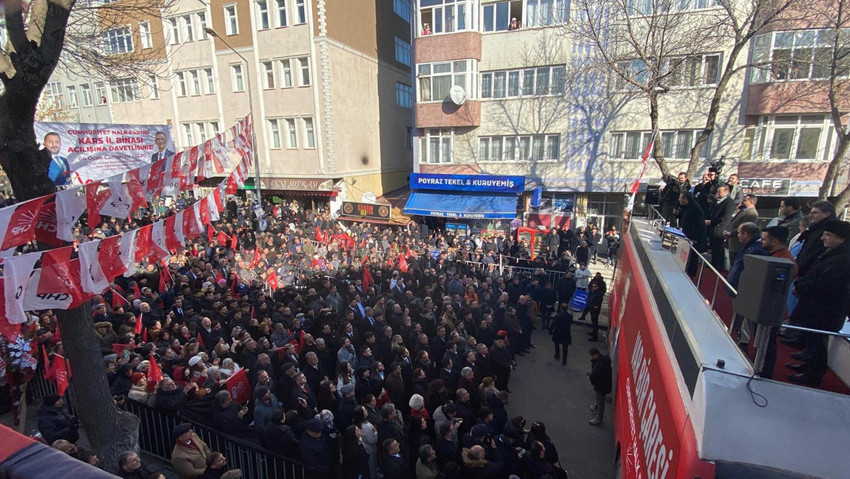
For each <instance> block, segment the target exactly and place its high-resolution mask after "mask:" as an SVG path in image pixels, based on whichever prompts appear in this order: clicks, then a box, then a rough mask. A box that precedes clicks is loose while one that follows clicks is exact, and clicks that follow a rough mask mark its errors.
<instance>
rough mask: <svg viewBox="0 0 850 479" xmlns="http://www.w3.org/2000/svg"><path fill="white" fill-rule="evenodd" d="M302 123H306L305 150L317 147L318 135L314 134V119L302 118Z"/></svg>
mask: <svg viewBox="0 0 850 479" xmlns="http://www.w3.org/2000/svg"><path fill="white" fill-rule="evenodd" d="M301 121H302V122H304V138H305V141H306V143H307V144H306V145H304V147H305V148H315V147H316V135H315V134H314V132H313V119H312V118H302V119H301Z"/></svg>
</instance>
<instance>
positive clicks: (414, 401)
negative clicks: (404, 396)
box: [408, 394, 425, 409]
mask: <svg viewBox="0 0 850 479" xmlns="http://www.w3.org/2000/svg"><path fill="white" fill-rule="evenodd" d="M408 405H409V406H410V408H411V409H419V408H421V407H422V406H424V405H425V398H423V397H422V396H420V395H419V394H414V395H413V396H410V402H408Z"/></svg>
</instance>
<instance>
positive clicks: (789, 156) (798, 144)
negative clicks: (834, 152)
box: [754, 115, 833, 161]
mask: <svg viewBox="0 0 850 479" xmlns="http://www.w3.org/2000/svg"><path fill="white" fill-rule="evenodd" d="M831 124H832V123H831V120H830V119H829V118H828V117H826V116H824V115H802V116H767V117H762V118H761V120H760V122H759V125H760V126H759V128H758V130H757V132H756V138H755V141H754V144H755V145H758V146H757V148H756V158H757V159H762V160H780V161H794V160H815V161H826V160H828V159H829V158H830V157H831V155H830V150H831V148H832V143H833V140H832V129H831Z"/></svg>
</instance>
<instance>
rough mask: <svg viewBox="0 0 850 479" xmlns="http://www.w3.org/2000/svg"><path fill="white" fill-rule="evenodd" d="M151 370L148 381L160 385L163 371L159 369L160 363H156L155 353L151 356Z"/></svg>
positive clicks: (149, 370) (149, 369)
mask: <svg viewBox="0 0 850 479" xmlns="http://www.w3.org/2000/svg"><path fill="white" fill-rule="evenodd" d="M150 363H151V365H150V368H148V381H150V382H152V383H154V384H159V382H160V381H162V369H160V368H159V363H157V362H156V358H154V356H153V353H151V355H150Z"/></svg>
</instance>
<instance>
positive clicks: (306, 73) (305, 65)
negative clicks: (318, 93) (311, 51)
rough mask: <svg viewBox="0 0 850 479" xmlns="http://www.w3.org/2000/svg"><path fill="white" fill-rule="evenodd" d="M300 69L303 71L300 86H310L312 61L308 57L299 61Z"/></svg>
mask: <svg viewBox="0 0 850 479" xmlns="http://www.w3.org/2000/svg"><path fill="white" fill-rule="evenodd" d="M298 68H299V69H300V70H301V76H300V77H299V81H300V83H299V84H298V86H310V61H309V60H308V59H307V57H301V58H299V59H298Z"/></svg>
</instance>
